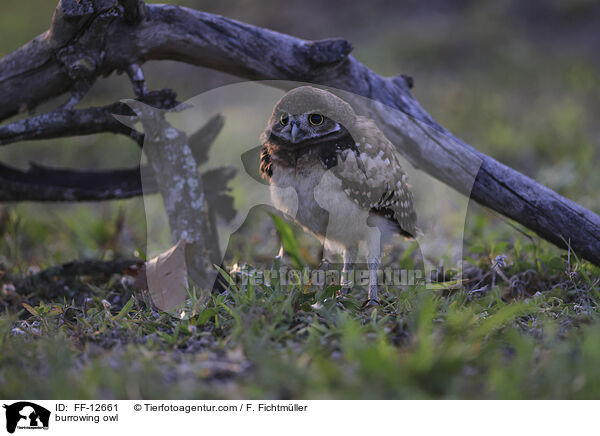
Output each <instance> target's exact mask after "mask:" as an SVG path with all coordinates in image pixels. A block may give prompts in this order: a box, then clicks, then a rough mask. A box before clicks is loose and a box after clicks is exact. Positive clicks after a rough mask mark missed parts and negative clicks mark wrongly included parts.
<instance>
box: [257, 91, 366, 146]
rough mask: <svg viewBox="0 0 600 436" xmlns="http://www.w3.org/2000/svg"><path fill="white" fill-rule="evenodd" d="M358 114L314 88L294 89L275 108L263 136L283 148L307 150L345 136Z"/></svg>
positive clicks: (339, 100) (343, 102)
mask: <svg viewBox="0 0 600 436" xmlns="http://www.w3.org/2000/svg"><path fill="white" fill-rule="evenodd" d="M355 119H356V114H355V113H354V110H353V109H352V107H351V106H350V105H349V104H348V103H346V102H345V101H343V100H342V99H341V98H339V97H337V96H335V95H333V94H332V93H330V92H327V91H324V90H322V89H318V88H313V87H312V86H302V87H300V88H295V89H293V90H291V91H290V92H288V93H287V94H285V95H284V96H283V97H282V98H281V100H279V102H278V103H277V104H276V105H275V108H274V109H273V114H272V115H271V118H270V120H269V123H268V125H267V128H266V130H265V132H264V134H263V140H265V141H266V140H270V141H272V142H275V143H277V144H278V145H280V146H283V147H290V148H296V147H305V146H308V145H311V144H318V143H321V142H322V141H326V140H334V139H336V138H338V137H341V136H343V135H346V134H347V133H348V130H347V129H348V128H349V127H350V126H351V125H353V124H354V122H355Z"/></svg>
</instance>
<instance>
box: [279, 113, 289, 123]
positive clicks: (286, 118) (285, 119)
mask: <svg viewBox="0 0 600 436" xmlns="http://www.w3.org/2000/svg"><path fill="white" fill-rule="evenodd" d="M289 121H290V117H289V116H288V115H286V114H281V115H280V116H279V122H280V123H281V125H282V126H285V125H287V123H289Z"/></svg>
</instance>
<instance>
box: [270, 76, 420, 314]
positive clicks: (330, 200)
mask: <svg viewBox="0 0 600 436" xmlns="http://www.w3.org/2000/svg"><path fill="white" fill-rule="evenodd" d="M261 142H262V144H263V145H262V149H261V162H260V173H261V175H262V176H263V177H265V178H266V179H268V180H269V183H270V185H271V199H272V201H273V204H274V205H275V207H276V208H278V209H279V210H281V211H282V212H284V213H286V214H288V215H290V216H291V217H293V218H294V219H295V220H296V222H298V223H299V224H300V225H301V226H302V227H303V228H305V229H306V230H309V231H310V232H312V233H313V234H315V235H316V236H317V237H318V238H320V239H321V241H322V242H324V243H325V245H326V246H329V248H331V249H333V250H335V251H338V252H340V253H341V254H343V256H344V272H345V273H348V272H350V271H351V270H352V268H353V265H354V262H356V256H357V252H358V245H359V243H360V242H361V241H367V243H368V256H367V262H368V265H369V296H368V301H369V302H370V303H371V304H373V303H375V302H376V301H377V271H378V269H379V264H380V260H381V249H382V242H386V241H389V240H390V238H391V236H392V235H393V234H395V233H397V234H401V235H403V236H405V237H409V238H410V237H414V236H416V235H417V233H418V232H419V230H418V229H417V227H416V214H415V211H414V207H413V195H412V193H411V191H410V190H409V186H408V185H407V180H406V174H405V173H404V171H403V170H402V167H401V166H400V162H399V161H398V158H397V155H396V152H395V149H394V146H393V145H392V144H391V143H390V142H389V141H388V140H387V138H386V137H385V136H384V135H383V133H382V132H381V130H379V128H378V127H377V125H376V124H375V123H374V122H373V121H372V120H370V119H368V118H365V117H362V116H357V115H356V113H355V112H354V110H353V109H352V107H351V106H350V105H349V104H348V103H346V102H345V101H343V100H342V99H341V98H339V97H337V96H335V95H334V94H332V93H330V92H327V91H324V90H321V89H317V88H313V87H310V86H303V87H300V88H296V89H293V90H292V91H290V92H288V93H287V94H286V95H284V96H283V97H282V98H281V100H280V101H279V102H278V103H277V104H276V105H275V108H274V109H273V114H272V116H271V118H270V119H269V122H268V124H267V127H266V129H265V131H264V132H263V134H262V136H261ZM290 187H292V188H294V190H295V192H296V195H294V196H293V197H294V198H292V196H291V195H289V190H286V189H278V188H290ZM293 209H296V210H293ZM375 229H376V233H377V234H376V238H374V237H373V236H374V235H373V233H374V232H373V231H374V230H375Z"/></svg>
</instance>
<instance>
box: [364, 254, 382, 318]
mask: <svg viewBox="0 0 600 436" xmlns="http://www.w3.org/2000/svg"><path fill="white" fill-rule="evenodd" d="M368 263H369V296H368V300H367V303H368V304H369V305H371V306H372V305H376V304H378V300H377V291H378V288H377V272H378V271H379V266H380V265H381V254H380V253H379V251H377V252H369V255H368Z"/></svg>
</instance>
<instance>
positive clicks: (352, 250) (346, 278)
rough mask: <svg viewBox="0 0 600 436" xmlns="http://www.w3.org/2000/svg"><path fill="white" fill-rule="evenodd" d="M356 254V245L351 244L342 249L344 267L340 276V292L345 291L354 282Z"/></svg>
mask: <svg viewBox="0 0 600 436" xmlns="http://www.w3.org/2000/svg"><path fill="white" fill-rule="evenodd" d="M357 254H358V245H357V244H353V245H351V246H349V247H346V249H345V250H344V267H343V269H342V277H341V280H340V285H341V286H342V292H344V293H347V292H349V291H350V289H351V288H352V285H353V284H354V280H353V279H354V264H355V263H356V256H357Z"/></svg>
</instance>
